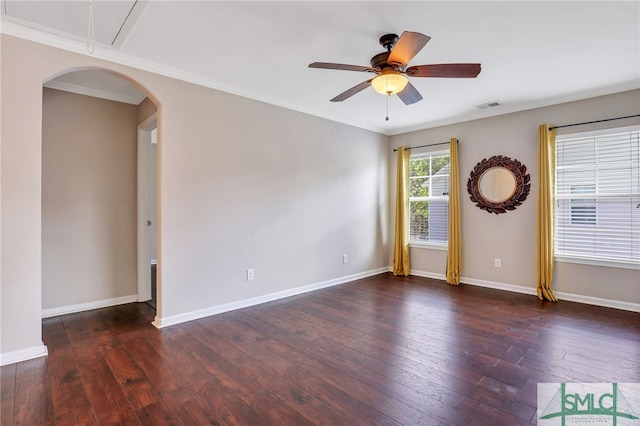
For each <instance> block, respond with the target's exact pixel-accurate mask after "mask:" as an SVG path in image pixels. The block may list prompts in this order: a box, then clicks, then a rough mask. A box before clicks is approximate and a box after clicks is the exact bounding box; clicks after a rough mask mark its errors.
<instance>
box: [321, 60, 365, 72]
mask: <svg viewBox="0 0 640 426" xmlns="http://www.w3.org/2000/svg"><path fill="white" fill-rule="evenodd" d="M309 68H322V69H328V70H343V71H364V72H375V71H376V70H375V69H373V68H371V67H364V66H361V65H347V64H333V63H331V62H313V63H311V64H309Z"/></svg>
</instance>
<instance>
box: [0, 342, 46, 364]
mask: <svg viewBox="0 0 640 426" xmlns="http://www.w3.org/2000/svg"><path fill="white" fill-rule="evenodd" d="M47 354H48V352H47V347H46V346H45V345H44V343H41V344H40V345H38V346H33V347H30V348H26V349H20V350H17V351H11V352H3V353H1V354H0V366H2V365H9V364H15V363H16V362H22V361H28V360H30V359H34V358H40V357H42V356H47Z"/></svg>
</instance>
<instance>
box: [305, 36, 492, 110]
mask: <svg viewBox="0 0 640 426" xmlns="http://www.w3.org/2000/svg"><path fill="white" fill-rule="evenodd" d="M430 39H431V37H429V36H426V35H424V34H421V33H417V32H411V31H404V32H403V33H402V35H401V36H400V38H398V36H397V35H396V34H385V35H383V36H382V37H380V44H381V45H382V47H384V48H385V49H386V50H387V51H386V52H382V53H379V54H377V55H375V56H374V57H373V58H371V66H370V67H366V66H359V65H346V64H334V63H330V62H313V63H311V64H309V68H324V69H332V70H344V71H361V72H370V73H374V74H376V77H374V78H372V79H369V80H367V81H363V82H362V83H360V84H358V85H356V86H354V87H352V88H351V89H349V90H347V91H345V92H342V93H341V94H339V95H338V96H336V97H335V98H333V99H331V102H342V101H344V100H345V99H349V98H350V97H351V96H353V95H355V94H356V93H359V92H361V91H362V90H364V89H366V88H367V87H369V86H373V88H374V89H375V90H376V91H377V92H378V93H381V94H383V95H389V96H390V95H394V94H397V95H398V97H399V98H400V99H401V100H402V102H404V103H405V105H411V104H414V103H416V102H419V101H421V100H422V95H421V94H420V92H418V89H416V88H415V86H413V85H412V84H411V83H410V82H409V79H408V78H407V76H409V77H449V78H475V77H477V76H478V74H480V64H433V65H412V66H409V67H407V64H408V63H409V61H411V59H413V57H414V56H416V55H417V54H418V52H420V50H422V48H423V47H424V46H425V45H426V44H427V42H428V41H429V40H430Z"/></svg>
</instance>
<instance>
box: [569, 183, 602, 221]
mask: <svg viewBox="0 0 640 426" xmlns="http://www.w3.org/2000/svg"><path fill="white" fill-rule="evenodd" d="M595 193H596V186H595V185H571V224H572V225H578V224H581V223H584V224H588V225H595V224H596V200H595V199H594V198H582V196H583V195H585V194H595Z"/></svg>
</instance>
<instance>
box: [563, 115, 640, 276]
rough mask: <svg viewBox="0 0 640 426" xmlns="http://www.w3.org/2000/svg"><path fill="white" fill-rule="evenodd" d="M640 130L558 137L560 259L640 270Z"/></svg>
mask: <svg viewBox="0 0 640 426" xmlns="http://www.w3.org/2000/svg"><path fill="white" fill-rule="evenodd" d="M639 130H640V128H639V127H638V126H635V127H633V128H622V129H609V130H608V131H606V132H602V131H601V132H597V133H595V132H594V133H583V134H573V135H562V136H558V137H557V138H556V194H555V195H556V211H555V226H556V228H555V254H556V256H559V257H565V258H575V259H584V260H586V261H589V260H593V261H608V262H615V263H624V264H635V265H636V266H638V265H640V131H639Z"/></svg>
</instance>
